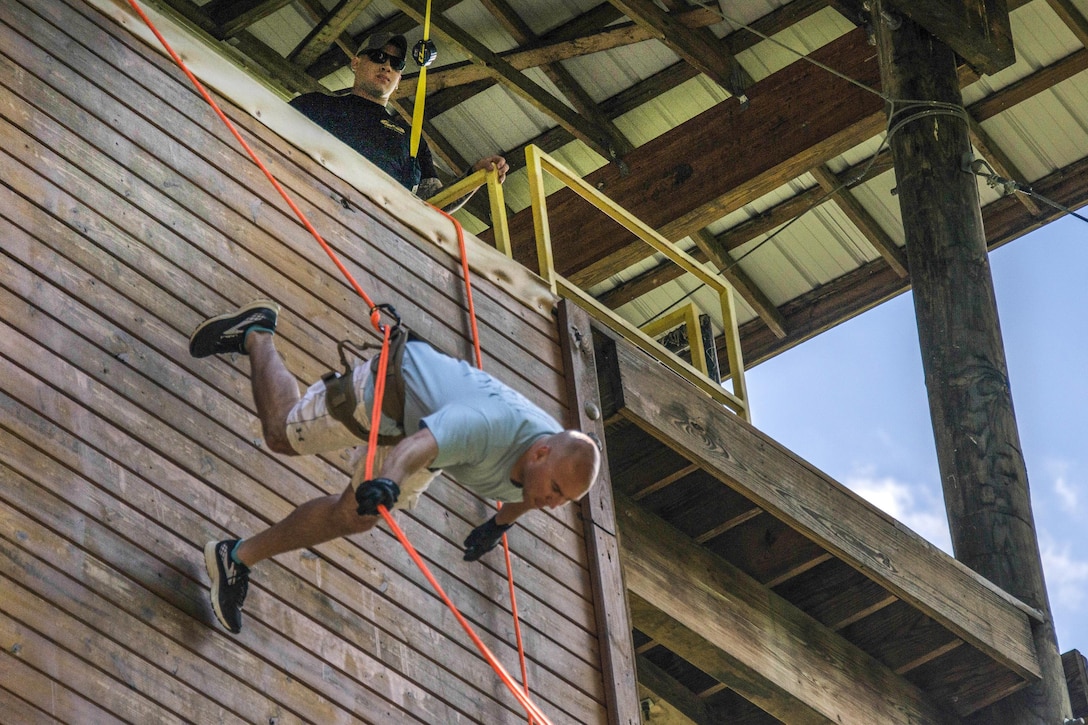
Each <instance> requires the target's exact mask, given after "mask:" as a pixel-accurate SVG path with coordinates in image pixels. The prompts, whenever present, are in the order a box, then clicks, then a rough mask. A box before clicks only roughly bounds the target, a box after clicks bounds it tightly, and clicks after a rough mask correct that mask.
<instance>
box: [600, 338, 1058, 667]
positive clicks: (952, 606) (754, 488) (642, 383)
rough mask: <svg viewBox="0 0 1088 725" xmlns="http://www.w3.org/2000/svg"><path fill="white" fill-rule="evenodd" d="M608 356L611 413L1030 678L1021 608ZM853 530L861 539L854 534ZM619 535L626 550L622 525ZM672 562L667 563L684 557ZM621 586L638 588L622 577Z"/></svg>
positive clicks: (753, 435)
mask: <svg viewBox="0 0 1088 725" xmlns="http://www.w3.org/2000/svg"><path fill="white" fill-rule="evenodd" d="M602 334H603V335H605V336H607V337H609V338H613V339H614V337H615V336H614V335H611V334H609V333H608V332H607V331H604V332H603V333H602ZM614 351H615V356H614V359H615V362H614V363H613V365H614V367H615V369H618V371H619V372H618V374H619V378H620V385H621V388H622V398H621V399H620V400H618V401H617V405H618V411H617V412H619V413H620V414H622V415H623V416H624V417H626V418H628V419H629V420H631V421H633V422H635V423H636V424H637V425H638V426H639V427H641V428H642V429H644V430H645V431H647V432H648V433H651V434H652V435H654V436H655V437H657V438H659V439H660V440H662V441H668V442H669V446H670V447H672V448H673V449H674V450H676V451H677V452H679V453H681V455H683V456H684V457H686V458H688V459H689V460H691V461H692V462H695V463H698V464H699V465H700V466H701V467H702V468H703V470H704V471H706V472H707V473H709V474H711V475H713V476H715V477H716V478H718V479H719V480H720V481H722V482H723V485H728V486H729V487H730V488H732V489H733V490H735V491H737V492H738V493H740V494H741V495H743V496H744V497H745V498H748V499H749V500H750V501H752V503H753V504H755V505H757V506H759V507H761V508H763V509H764V510H765V511H766V512H767V513H768V514H771V515H772V516H774V517H775V518H777V519H779V520H780V521H783V522H788V523H789V525H790V527H791V528H793V529H794V530H796V531H797V532H798V533H800V534H801V535H803V536H805V537H806V538H808V539H810V540H812V541H813V542H815V543H816V544H818V545H819V546H820V547H822V548H823V549H825V550H826V551H828V552H829V553H831V554H832V555H834V556H835V557H837V558H838V559H840V560H842V561H843V562H844V563H846V564H848V565H849V566H851V567H853V568H855V569H856V570H858V571H859V572H861V573H862V574H864V575H865V576H867V577H869V578H870V579H872V580H873V581H875V582H877V583H878V584H879V585H881V586H882V587H884V588H885V589H887V590H888V591H889V592H891V593H892V594H894V595H895V596H897V597H898V598H899V599H901V600H903V601H904V602H906V603H908V604H909V605H910V606H912V607H914V608H917V609H919V610H921V611H922V612H924V613H925V614H926V615H927V616H929V617H932V618H933V619H934V620H936V621H937V622H939V623H940V624H941V625H942V626H944V627H946V628H948V629H949V630H950V631H951V632H952V633H953V634H954V635H955V636H957V637H959V638H961V639H963V640H964V641H965V642H967V643H968V644H970V645H971V646H972V647H975V648H976V649H978V650H979V651H980V652H982V653H983V654H985V655H986V656H987V657H990V658H992V659H993V660H995V661H997V662H999V663H1001V665H1002V666H1004V667H1006V668H1008V669H1009V670H1011V671H1012V672H1015V673H1016V674H1018V675H1019V676H1020V677H1021V678H1025V679H1026V678H1037V677H1038V676H1039V664H1038V660H1037V659H1036V657H1035V649H1034V644H1033V641H1032V638H1031V626H1030V624H1029V620H1028V615H1027V613H1026V611H1027V608H1026V607H1025V606H1024V605H1023V604H1020V603H1014V601H1013V600H1012V598H1011V597H1009V596H1008V595H1007V594H1005V593H1004V592H1001V591H999V590H997V589H996V588H995V587H994V586H993V585H992V584H990V583H989V582H987V581H985V580H984V579H983V578H982V577H980V576H978V575H977V574H975V573H974V572H971V571H970V570H968V569H967V568H966V567H964V566H962V565H960V564H958V563H957V562H956V561H955V560H954V559H952V558H951V557H949V556H948V555H947V554H945V553H943V552H941V551H940V550H939V549H937V548H936V547H934V546H933V545H932V544H930V543H929V542H927V541H925V540H924V539H922V538H921V537H919V536H918V535H917V534H914V533H913V532H910V531H909V530H907V529H905V528H903V527H900V526H898V525H896V524H895V523H894V521H893V520H892V519H890V517H888V516H887V515H886V514H884V513H883V512H881V511H879V510H877V509H876V507H874V506H873V505H872V504H869V503H868V502H866V501H864V500H862V499H861V498H860V497H858V496H856V495H855V494H853V493H851V492H850V491H848V490H847V489H846V488H845V487H843V486H842V485H841V484H839V483H837V482H835V481H834V480H832V479H831V478H829V477H828V476H827V475H826V474H824V473H822V472H821V471H819V470H818V469H816V468H813V467H812V466H810V465H808V464H807V463H805V462H804V461H802V460H800V459H798V458H797V457H796V456H795V455H794V454H792V453H790V452H789V451H788V450H786V449H785V448H783V447H782V446H781V445H780V444H778V443H777V442H775V441H773V440H771V439H770V438H769V437H767V436H766V435H764V434H763V433H761V432H760V431H757V430H756V429H754V428H752V427H751V426H748V425H746V424H744V423H743V422H741V421H739V420H738V419H736V418H735V417H733V416H729V415H727V414H724V413H723V412H722V409H721V406H720V405H718V404H716V403H715V402H714V401H712V400H711V399H710V398H709V397H708V396H705V395H704V394H702V393H701V392H699V391H698V390H696V389H695V388H694V387H693V386H690V385H687V384H686V383H685V382H684V381H683V380H682V379H681V378H679V377H678V376H675V375H672V374H671V373H670V372H669V371H668V370H667V369H666V368H665V367H664V366H662V365H660V364H659V363H657V362H656V361H654V360H652V359H651V358H649V357H648V356H646V355H642V354H639V353H638V351H637V350H635V349H633V348H632V346H630V345H629V344H628V343H626V342H625V341H623V340H616V341H615V344H614ZM609 412H611V411H609ZM632 506H635V504H632ZM619 509H620V507H619V506H618V505H617V511H619ZM624 518H625V519H629V518H630V517H629V516H626V515H625V517H624ZM844 522H850V525H849V527H846V526H845V523H844ZM621 528H623V525H622V524H621ZM634 528H638V527H634ZM847 529H849V530H847ZM858 531H864V532H866V533H865V535H864V536H858V534H857V532H858ZM662 535H663V534H662ZM653 538H658V539H659V538H660V537H653ZM623 539H624V546H625V547H626V546H627V543H626V542H627V540H628V533H627V530H626V529H624V531H623ZM691 546H692V547H695V545H694V544H691ZM695 548H699V547H695ZM672 558H673V559H674V562H673V563H674V564H675V560H676V559H679V560H681V561H684V560H686V559H687V557H686V556H684V557H677V556H675V554H673V555H672ZM625 566H626V564H625ZM664 570H667V571H671V570H672V565H669V566H666V567H665V569H664ZM936 582H940V585H939V586H937V585H936V584H935V583H936ZM628 587H629V588H631V589H634V590H635V591H636V592H637V591H639V590H638V588H637V587H636V586H635V585H634V584H632V582H631V579H630V577H629V578H628ZM651 636H653V635H651ZM655 638H656V637H655Z"/></svg>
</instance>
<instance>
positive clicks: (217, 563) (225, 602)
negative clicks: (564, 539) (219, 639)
mask: <svg viewBox="0 0 1088 725" xmlns="http://www.w3.org/2000/svg"><path fill="white" fill-rule="evenodd" d="M237 543H238V539H228V540H227V541H209V542H208V543H207V544H206V545H205V546H204V565H205V566H206V567H208V577H209V578H210V579H211V582H212V590H211V600H212V609H213V610H214V611H215V617H216V619H218V620H219V622H220V624H222V625H223V626H224V627H226V628H227V629H228V630H230V631H231V632H233V633H234V634H238V633H239V632H241V631H242V604H243V603H244V602H245V601H246V593H247V592H248V591H249V567H247V566H245V565H244V564H239V563H238V562H236V561H235V560H234V559H232V558H231V556H230V553H231V552H232V551H234V546H235V544H237Z"/></svg>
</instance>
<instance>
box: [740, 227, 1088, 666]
mask: <svg viewBox="0 0 1088 725" xmlns="http://www.w3.org/2000/svg"><path fill="white" fill-rule="evenodd" d="M990 263H991V267H992V271H993V278H994V289H995V291H996V294H997V303H998V314H999V316H1000V320H1001V330H1002V336H1003V339H1004V343H1005V352H1006V355H1007V358H1008V366H1009V379H1010V382H1011V385H1012V395H1013V407H1014V411H1015V414H1016V420H1017V425H1018V427H1019V430H1020V439H1021V444H1022V445H1023V449H1024V458H1025V461H1026V462H1027V467H1028V480H1029V485H1030V487H1031V497H1032V506H1033V510H1034V515H1035V526H1036V531H1037V534H1038V536H1039V545H1040V549H1041V551H1042V555H1043V569H1044V573H1045V576H1046V582H1047V591H1048V592H1049V595H1050V604H1051V607H1052V609H1053V612H1054V619H1055V623H1056V626H1057V633H1058V646H1059V648H1060V650H1061V651H1062V652H1065V651H1068V650H1070V649H1080V650H1081V651H1082V652H1083V651H1088V545H1086V544H1085V541H1086V538H1085V535H1084V529H1083V528H1082V527H1084V525H1085V520H1086V514H1088V491H1086V489H1085V482H1086V479H1088V447H1086V446H1085V443H1084V436H1085V432H1086V431H1088V379H1086V377H1085V375H1084V373H1083V371H1084V370H1085V369H1086V367H1088V340H1086V334H1088V329H1086V328H1088V326H1086V325H1085V322H1084V315H1085V310H1088V286H1086V285H1085V283H1084V271H1085V270H1086V269H1088V223H1085V222H1083V221H1081V220H1079V219H1076V218H1073V217H1069V216H1067V217H1064V218H1063V219H1061V220H1059V221H1057V222H1054V223H1052V224H1049V225H1047V226H1046V227H1044V228H1043V229H1040V230H1038V231H1036V232H1033V233H1031V234H1029V235H1027V236H1024V237H1021V238H1020V239H1018V240H1016V241H1014V242H1012V243H1011V244H1007V245H1005V246H1004V247H1002V248H1000V249H998V250H995V251H994V252H993V253H991V255H990ZM913 304H914V303H913V300H912V298H911V295H910V294H909V293H907V294H903V295H900V296H899V297H896V298H895V299H894V300H891V301H890V302H887V303H885V304H883V305H881V306H879V307H877V308H875V309H873V310H870V311H869V312H866V313H864V314H862V315H860V316H858V317H856V318H854V319H853V320H851V321H849V322H847V323H844V324H842V325H839V326H838V327H836V328H834V329H832V330H830V331H828V332H825V333H824V334H822V335H819V336H818V337H816V338H814V339H812V340H809V341H808V342H806V343H803V344H802V345H799V346H798V347H796V348H794V349H793V350H790V351H788V352H786V353H783V354H781V355H779V356H777V357H775V358H773V359H771V360H769V361H767V362H765V363H762V364H760V365H758V366H756V367H754V368H752V369H751V370H750V371H749V373H748V375H747V382H748V394H749V400H750V402H751V406H752V416H753V422H754V423H755V425H756V426H757V427H759V428H760V429H761V430H763V431H764V432H766V433H767V434H768V435H770V436H772V437H773V438H775V439H776V440H778V441H779V442H781V443H782V444H783V445H785V446H786V447H787V448H789V449H791V450H792V451H794V452H795V453H797V454H799V455H800V456H802V457H803V458H805V459H806V460H808V461H809V462H811V463H812V464H814V465H816V466H817V467H818V468H820V469H821V470H823V471H825V472H826V473H827V474H829V475H830V476H832V477H833V478H835V479H836V480H838V481H840V482H841V483H843V484H845V485H846V486H848V487H850V488H851V489H853V490H854V491H856V492H857V493H859V494H860V495H862V496H864V497H865V498H866V499H868V500H869V501H871V502H873V503H874V504H876V505H877V506H879V507H880V508H882V509H883V510H885V511H887V512H888V513H890V514H892V515H893V516H895V517H896V518H897V519H899V520H900V521H902V522H903V523H905V524H907V525H908V526H909V527H911V528H912V529H913V530H914V531H916V532H918V533H919V534H921V535H922V536H924V537H925V538H926V539H928V540H929V541H931V542H932V543H933V544H935V545H937V546H939V547H940V548H942V549H944V550H945V551H947V552H949V553H951V550H952V547H951V539H950V536H949V533H948V523H947V517H946V515H945V509H944V500H943V497H942V496H943V495H942V492H941V485H940V480H939V476H938V472H937V456H936V449H935V445H934V443H933V432H932V431H933V429H932V426H931V425H930V421H929V406H928V403H927V401H926V392H925V383H924V380H923V376H922V361H921V354H920V352H919V347H918V334H917V327H916V325H915V318H914V306H913Z"/></svg>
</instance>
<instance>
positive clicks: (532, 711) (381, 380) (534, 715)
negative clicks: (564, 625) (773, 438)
mask: <svg viewBox="0 0 1088 725" xmlns="http://www.w3.org/2000/svg"><path fill="white" fill-rule="evenodd" d="M128 4H129V5H130V6H131V7H132V10H133V12H135V13H136V14H137V15H138V16H139V17H140V19H141V20H143V22H144V23H145V24H146V25H147V27H148V29H149V30H150V31H151V33H152V34H153V35H154V36H155V37H156V38H157V39H158V41H159V43H161V44H162V46H163V48H164V49H165V50H166V52H167V54H169V56H170V57H171V58H172V59H173V60H174V62H175V63H176V64H177V66H178V67H179V68H180V69H181V70H182V72H184V73H185V75H186V76H187V77H188V78H189V80H190V81H191V82H192V84H193V86H194V87H195V88H196V89H197V91H199V93H200V95H201V96H203V97H204V100H205V101H207V102H208V105H209V106H211V107H212V109H213V110H214V111H215V113H216V115H217V116H219V118H220V120H221V121H223V123H224V124H225V125H226V127H227V129H228V130H229V131H230V132H231V134H232V135H233V136H234V138H235V139H236V140H237V141H238V143H239V144H241V146H242V148H244V149H245V151H246V153H248V154H249V157H250V158H251V159H252V160H253V162H254V163H255V164H257V166H258V168H260V170H261V171H262V172H263V173H264V175H265V176H266V177H267V178H268V180H269V181H270V182H271V183H272V186H273V187H275V189H276V191H277V192H278V193H279V195H280V196H281V197H282V198H283V200H284V201H285V202H286V203H287V206H288V207H290V208H291V211H293V212H294V213H295V216H297V217H298V219H299V221H300V222H302V225H303V226H304V227H305V228H306V230H307V231H308V232H310V234H311V235H312V236H313V238H314V239H315V240H317V242H318V244H320V245H321V248H322V249H324V250H325V253H326V254H327V255H328V256H329V258H330V259H331V260H332V262H333V264H335V265H336V268H337V269H339V270H340V272H341V274H343V275H344V277H345V279H347V281H348V283H349V284H350V285H351V286H352V288H353V289H354V290H355V291H356V292H357V293H358V294H359V296H360V297H362V298H363V301H364V302H366V304H367V307H368V308H369V311H370V321H371V324H373V325H374V328H375V329H376V330H378V331H379V332H380V333H381V334H382V335H383V346H382V349H383V351H384V350H388V348H389V337H390V334H391V332H392V330H391V328H390V326H389V325H383V324H381V310H380V309H379V307H378V306H377V305H375V304H374V302H373V301H372V300H371V299H370V297H369V296H368V295H367V294H366V292H365V291H364V290H363V288H362V287H361V286H360V285H359V283H358V282H357V281H356V280H355V278H354V277H353V276H352V274H351V272H349V271H348V269H347V267H345V266H344V264H343V263H342V262H341V261H340V258H339V257H338V256H337V255H336V253H335V252H334V251H333V250H332V248H331V247H330V246H329V245H328V243H326V242H325V240H324V239H323V238H322V237H321V235H320V234H319V233H318V231H317V229H316V228H315V227H314V226H313V224H311V223H310V220H309V219H308V218H307V217H306V215H305V214H304V213H303V212H302V210H301V209H299V207H298V205H297V204H295V202H294V201H293V200H292V199H291V197H290V196H289V195H288V194H287V191H286V190H285V189H284V188H283V187H282V186H281V185H280V183H279V182H278V181H277V180H276V178H275V177H274V176H273V175H272V173H271V172H270V171H269V170H268V168H267V167H266V166H265V165H264V163H263V162H262V161H261V159H260V158H259V157H258V156H257V154H256V153H255V152H254V151H253V149H252V148H251V147H250V145H249V144H248V143H247V142H246V140H245V139H244V138H242V135H241V134H240V133H239V132H238V129H237V128H236V127H235V125H234V123H232V122H231V120H230V119H229V118H227V116H226V114H225V113H223V110H222V109H221V108H220V107H219V104H218V103H216V101H215V99H214V98H212V96H211V94H210V93H209V92H208V90H207V89H206V88H205V87H204V85H203V84H202V83H201V82H200V81H199V80H198V79H197V77H196V76H195V75H193V73H192V72H191V71H190V70H189V68H188V66H186V65H185V62H184V61H183V60H182V59H181V57H180V56H179V55H178V54H177V53H176V52H175V51H174V49H173V47H171V45H170V43H168V42H167V40H166V38H165V37H163V35H162V33H160V32H159V30H158V28H157V27H155V24H154V23H152V22H151V19H150V18H149V17H148V16H147V14H146V13H144V11H143V8H141V7H140V5H139V3H138V2H137V0H128ZM443 213H444V212H443ZM447 216H448V215H447ZM450 218H451V219H452V217H450ZM454 221H455V223H456V220H454ZM457 230H458V238H459V239H460V240H461V241H462V257H464V246H463V238H464V237H463V231H462V229H461V226H460V224H457ZM466 284H467V277H466ZM469 306H470V308H471V297H470V302H469ZM472 325H473V333H474V337H475V338H476V339H475V345H476V354H477V362H478V363H479V361H480V359H481V356H480V352H479V340H478V335H477V333H476V322H475V314H474V313H473V323H472ZM388 359H389V355H381V356H380V358H379V361H378V375H377V378H376V380H375V390H374V410H373V411H372V414H371V418H370V419H371V420H372V421H374V420H381V418H380V416H381V402H382V396H383V395H384V392H385V372H386V365H387V363H388ZM377 438H378V426H376V425H372V426H371V431H370V440H369V442H368V445H367V449H368V450H367V460H366V475H367V477H368V478H369V477H370V474H371V471H372V470H373V463H374V454H375V452H376V450H377ZM378 512H379V513H380V514H381V516H382V518H383V519H385V522H386V523H387V524H388V525H389V528H390V530H391V531H392V532H393V534H394V535H395V536H396V537H397V540H398V541H400V543H401V545H402V546H404V548H405V550H406V551H407V552H408V554H409V556H411V558H412V560H413V561H414V562H415V563H416V565H417V566H418V567H419V569H420V571H421V572H422V573H423V576H424V577H426V579H427V581H429V582H430V583H431V586H433V587H434V589H435V591H436V592H437V593H438V595H439V597H440V598H441V599H442V601H443V602H444V603H445V604H446V606H447V607H448V608H449V610H450V611H451V612H452V613H453V615H454V617H455V618H456V619H457V621H458V623H460V625H461V627H462V628H463V629H464V630H465V633H466V634H467V635H468V636H469V638H470V639H471V640H472V642H473V644H475V645H476V648H477V649H478V650H479V651H480V654H481V655H483V657H484V659H485V660H486V661H487V663H488V664H489V665H491V667H492V669H494V670H495V672H496V674H498V675H499V678H500V679H501V680H502V681H503V684H505V685H506V687H507V689H509V690H510V692H511V693H512V694H513V695H514V697H515V698H516V699H517V700H518V702H519V703H521V706H522V707H524V708H525V711H526V712H527V713H528V714H529V718H530V722H532V721H533V720H534V719H536V720H538V721H539V722H540V723H542V724H543V725H551V721H550V720H549V719H548V718H547V717H546V716H545V715H544V713H543V712H542V711H541V710H540V708H539V707H538V706H537V705H536V704H535V703H534V702H533V701H532V700H531V699H530V698H529V696H528V694H527V692H522V691H521V690H520V689H519V688H518V687H517V683H516V682H514V680H513V678H512V677H511V676H510V675H509V673H507V671H506V669H505V668H504V667H503V666H502V664H501V663H500V662H499V661H498V659H497V658H496V657H495V655H494V654H493V653H492V652H491V650H490V649H488V647H487V645H486V644H484V642H483V640H481V639H480V637H479V636H478V635H477V634H476V632H475V631H473V629H472V626H471V625H470V624H469V623H468V620H467V619H465V617H464V615H462V614H461V612H460V611H458V609H457V607H456V606H454V604H453V601H452V600H450V598H449V596H447V595H446V592H445V590H443V589H442V587H441V585H440V584H439V583H438V580H437V579H435V577H434V575H433V574H432V573H431V571H430V569H429V568H428V567H427V565H426V563H425V562H424V561H423V558H422V557H421V556H420V555H419V553H418V552H417V551H416V550H415V547H413V546H412V544H411V542H410V541H408V538H407V536H405V534H404V532H403V531H402V530H401V528H400V526H399V525H398V524H397V522H396V520H394V519H393V516H392V514H390V512H389V511H388V510H387V509H386V508H385V507H384V506H381V505H379V506H378ZM504 539H505V537H504ZM508 556H509V554H508ZM518 649H519V653H520V652H521V638H520V629H519V636H518ZM524 672H525V663H524V655H522V673H523V678H524Z"/></svg>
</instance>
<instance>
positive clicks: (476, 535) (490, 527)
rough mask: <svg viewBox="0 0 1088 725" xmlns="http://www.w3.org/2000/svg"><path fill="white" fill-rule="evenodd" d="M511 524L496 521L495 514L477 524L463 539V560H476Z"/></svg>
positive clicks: (491, 547)
mask: <svg viewBox="0 0 1088 725" xmlns="http://www.w3.org/2000/svg"><path fill="white" fill-rule="evenodd" d="M496 515H497V514H496ZM512 526H513V524H500V523H496V521H495V516H492V517H491V518H489V519H488V520H487V521H485V522H483V523H482V524H480V525H479V526H477V527H476V528H475V529H473V530H472V533H471V534H469V535H468V538H467V539H465V561H476V560H477V559H479V558H480V557H481V556H483V555H484V554H486V553H487V552H489V551H491V550H492V549H494V548H495V546H496V545H497V544H498V543H499V540H500V539H501V538H502V535H503V534H505V533H506V532H507V531H508V530H509V529H510V527H512Z"/></svg>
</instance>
